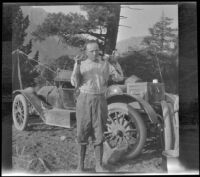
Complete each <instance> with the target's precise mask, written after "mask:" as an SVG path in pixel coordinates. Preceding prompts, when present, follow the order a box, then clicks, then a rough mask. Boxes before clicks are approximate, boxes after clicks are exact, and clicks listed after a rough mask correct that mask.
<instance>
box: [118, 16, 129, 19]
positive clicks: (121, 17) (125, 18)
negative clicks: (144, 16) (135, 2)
mask: <svg viewBox="0 0 200 177" xmlns="http://www.w3.org/2000/svg"><path fill="white" fill-rule="evenodd" d="M120 18H122V19H124V18H125V19H126V18H128V17H125V16H120Z"/></svg>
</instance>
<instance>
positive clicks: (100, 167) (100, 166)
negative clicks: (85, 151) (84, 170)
mask: <svg viewBox="0 0 200 177" xmlns="http://www.w3.org/2000/svg"><path fill="white" fill-rule="evenodd" d="M94 150H95V157H96V167H95V170H96V172H108V170H106V169H104V168H103V164H102V159H103V143H101V144H99V145H96V146H94Z"/></svg>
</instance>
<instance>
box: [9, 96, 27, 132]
mask: <svg viewBox="0 0 200 177" xmlns="http://www.w3.org/2000/svg"><path fill="white" fill-rule="evenodd" d="M12 117H13V123H14V126H15V128H16V129H17V130H20V131H23V130H26V129H27V123H28V106H27V101H26V98H25V97H24V96H23V95H22V94H18V95H16V96H15V97H14V100H13V105H12Z"/></svg>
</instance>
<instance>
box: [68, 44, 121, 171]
mask: <svg viewBox="0 0 200 177" xmlns="http://www.w3.org/2000/svg"><path fill="white" fill-rule="evenodd" d="M86 55H87V59H86V60H84V61H82V62H81V61H80V60H79V59H77V60H76V62H75V65H74V70H73V72H72V76H71V83H72V85H73V86H75V87H79V90H80V94H79V96H78V98H77V103H76V119H77V142H78V145H79V150H78V151H79V152H78V153H79V161H78V167H77V171H79V172H82V171H84V160H85V154H86V146H87V144H88V138H89V137H91V138H92V142H93V145H94V151H95V158H96V167H95V170H96V172H105V170H104V169H103V167H102V158H103V141H104V128H105V123H106V119H107V115H108V110H107V102H106V98H105V91H106V89H107V82H108V79H109V76H111V77H112V78H113V79H115V80H123V77H122V76H121V75H120V74H119V73H118V72H117V71H116V70H115V69H114V67H113V66H112V65H110V64H109V62H108V61H107V60H105V61H103V60H102V59H101V57H100V56H99V46H98V44H97V43H96V42H95V41H90V42H88V43H87V45H86Z"/></svg>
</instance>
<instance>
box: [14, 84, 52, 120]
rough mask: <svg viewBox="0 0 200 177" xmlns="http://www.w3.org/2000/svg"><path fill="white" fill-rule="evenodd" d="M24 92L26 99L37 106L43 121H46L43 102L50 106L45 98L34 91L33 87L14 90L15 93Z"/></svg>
mask: <svg viewBox="0 0 200 177" xmlns="http://www.w3.org/2000/svg"><path fill="white" fill-rule="evenodd" d="M16 94H22V95H23V96H24V97H25V98H26V100H27V101H28V102H29V103H30V104H31V105H32V106H33V107H34V108H35V110H36V112H37V113H38V114H39V115H40V117H41V118H42V120H43V121H45V117H44V112H43V108H42V104H43V105H46V106H49V105H48V104H47V103H46V102H45V100H42V99H41V98H40V97H39V96H38V95H37V94H36V92H35V91H34V89H33V88H31V87H29V88H27V89H24V90H15V91H13V95H16Z"/></svg>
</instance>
